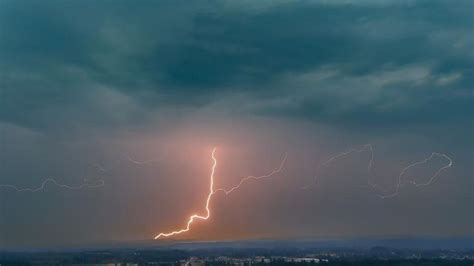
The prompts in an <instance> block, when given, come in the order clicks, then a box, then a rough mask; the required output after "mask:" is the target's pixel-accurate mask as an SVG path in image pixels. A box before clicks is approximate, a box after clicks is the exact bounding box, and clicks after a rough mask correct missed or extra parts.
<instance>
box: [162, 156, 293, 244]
mask: <svg viewBox="0 0 474 266" xmlns="http://www.w3.org/2000/svg"><path fill="white" fill-rule="evenodd" d="M215 152H216V148H214V149H213V150H212V153H211V158H212V161H213V164H212V168H211V175H210V186H209V194H208V195H207V200H206V207H205V208H206V215H205V216H202V215H198V214H193V215H191V216H190V217H189V219H188V221H187V223H186V227H185V228H183V229H180V230H176V231H172V232H169V233H159V234H158V235H156V236H155V239H159V238H163V237H170V236H174V235H179V234H181V233H185V232H188V231H189V230H190V229H191V224H192V223H193V222H194V221H195V220H207V219H209V217H210V216H211V210H210V208H209V204H210V202H211V199H212V196H213V195H214V194H216V193H217V192H223V193H224V194H225V195H229V194H230V193H232V192H234V191H235V190H237V189H239V188H240V187H241V186H242V185H243V184H244V183H245V182H247V181H250V180H260V179H263V178H268V177H271V176H273V175H275V174H277V173H279V172H281V170H282V169H283V166H284V164H285V161H286V158H287V155H286V153H285V156H284V157H283V160H282V161H281V163H280V166H279V167H278V168H277V169H275V170H272V171H271V172H270V173H268V174H266V175H262V176H247V177H244V178H242V179H241V180H240V182H239V183H238V184H237V185H235V186H233V187H231V188H230V189H224V188H218V189H214V173H215V170H216V167H217V159H216V157H215Z"/></svg>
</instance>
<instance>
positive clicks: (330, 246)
mask: <svg viewBox="0 0 474 266" xmlns="http://www.w3.org/2000/svg"><path fill="white" fill-rule="evenodd" d="M470 243H471V242H470V241H468V242H465V243H464V244H463V245H457V246H456V245H444V247H443V245H434V244H433V243H431V242H429V244H426V243H425V242H420V243H415V242H413V241H410V242H403V241H401V242H400V241H398V242H377V243H374V242H364V241H358V242H350V243H348V242H338V243H335V242H324V243H323V242H308V241H296V242H295V241H278V242H277V241H253V242H252V241H244V242H223V243H219V242H207V243H202V242H201V243H182V242H181V243H164V244H163V243H161V244H154V245H150V244H140V245H129V246H120V247H113V248H110V247H108V248H104V247H95V248H90V249H83V248H82V249H69V250H55V251H54V250H48V251H46V250H43V251H38V250H35V251H32V250H29V251H26V250H16V251H12V250H10V251H3V252H1V253H0V265H1V266H3V265H183V266H184V265H190V266H201V265H239V266H244V265H260V266H266V265H295V266H296V265H327V266H332V265H352V266H358V265H361V266H362V265H364V266H365V265H369V266H370V265H381V266H389V265H390V266H405V265H406V266H408V265H422V266H423V265H425V266H432V265H433V266H434V265H448V266H449V265H466V266H467V265H469V266H472V265H474V249H473V248H472V246H471V244H472V243H471V244H470ZM374 244H386V246H383V245H374Z"/></svg>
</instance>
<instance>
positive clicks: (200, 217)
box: [155, 148, 217, 239]
mask: <svg viewBox="0 0 474 266" xmlns="http://www.w3.org/2000/svg"><path fill="white" fill-rule="evenodd" d="M215 153H216V148H214V149H212V153H211V157H212V162H213V163H212V168H211V181H210V184H209V194H208V195H207V199H206V215H205V216H202V215H198V214H193V215H191V216H190V217H189V219H188V222H187V224H186V228H184V229H181V230H177V231H173V232H170V233H159V234H158V235H157V236H155V239H159V238H160V237H170V236H173V235H178V234H181V233H184V232H188V231H189V230H190V229H191V224H192V223H193V222H194V220H196V219H198V220H207V219H209V217H211V210H210V209H209V203H210V202H211V198H212V195H214V193H215V191H214V173H215V171H216V167H217V159H216V157H215Z"/></svg>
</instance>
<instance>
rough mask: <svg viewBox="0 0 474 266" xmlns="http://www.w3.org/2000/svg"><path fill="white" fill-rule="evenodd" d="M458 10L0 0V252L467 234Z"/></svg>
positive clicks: (470, 22)
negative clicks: (167, 239)
mask: <svg viewBox="0 0 474 266" xmlns="http://www.w3.org/2000/svg"><path fill="white" fill-rule="evenodd" d="M473 10H474V7H473V2H472V1H468V0H466V1H464V0H459V1H439V0H430V1H423V0H420V1H409V0H406V1H403V0H402V1H400V0H397V1H395V0H383V1H380V0H379V1H375V0H358V1H355V0H332V1H329V0H327V1H326V0H314V1H309V0H307V1H289V0H278V1H267V0H262V1H248V0H244V1H235V0H207V1H201V0H197V1H181V0H173V1H162V0H158V1H148V0H144V1H139V2H137V1H132V0H113V1H112V0H104V1H95V0H94V1H93V0H81V1H63V0H43V1H33V0H19V1H18V0H3V1H1V2H0V68H1V71H0V73H1V76H0V84H1V86H0V88H1V91H0V96H1V97H0V137H1V139H0V218H1V219H0V248H24V247H34V248H43V247H58V246H67V245H92V244H96V243H124V242H133V241H140V240H146V239H152V238H153V237H154V236H155V235H156V234H158V233H159V232H169V231H173V230H176V229H179V228H183V227H185V226H186V221H187V219H188V217H189V216H190V215H191V214H193V213H199V214H201V215H205V212H206V210H205V208H204V207H205V200H206V197H207V195H208V192H209V181H210V171H211V167H212V163H213V161H212V158H211V151H212V149H213V148H214V147H216V154H215V155H216V159H217V167H216V173H215V176H214V178H215V182H216V186H217V187H222V188H230V187H232V186H234V185H235V184H238V183H239V181H240V180H241V178H244V177H246V176H249V175H252V176H260V175H265V174H268V173H270V172H271V171H272V170H274V169H277V168H278V167H279V165H280V164H281V163H282V160H283V158H285V156H286V161H285V162H284V165H283V167H282V169H281V171H280V172H278V173H276V174H274V175H272V176H271V177H269V178H264V179H259V180H249V181H248V182H245V183H244V184H243V185H242V186H241V187H240V188H239V190H237V191H235V192H233V193H232V194H229V195H227V196H225V195H223V194H222V193H216V194H215V195H213V197H212V200H211V202H210V207H211V210H212V211H211V217H210V219H209V220H207V221H197V222H195V223H193V224H192V227H191V230H190V231H189V232H187V233H185V234H181V235H179V236H178V239H190V240H236V239H260V238H266V239H268V238H270V239H282V238H307V239H328V238H357V237H386V236H440V237H466V236H469V237H470V236H472V235H473V233H474V228H473V226H472V225H473V224H474V214H473V212H472V207H473V206H472V205H473V202H474V199H473V196H474V190H473V185H474V184H473V173H474V167H473V163H474V161H473V158H474V157H473V155H474V149H473V147H474V141H473V138H472V135H473V133H474V124H473V106H474V105H473V90H472V84H474V79H473V77H474V75H473V66H474V60H473V59H474V52H473V51H474V50H473V49H472V47H473V46H474V37H473V36H474V32H473V31H474V30H473V29H474V28H473V26H474V16H473ZM366 144H370V145H371V147H372V148H373V151H374V153H373V161H372V167H370V171H368V167H369V162H370V159H371V154H370V152H368V149H366V150H364V151H361V152H352V153H350V154H348V155H344V156H340V157H337V160H333V161H331V162H330V163H327V164H325V163H324V162H327V161H328V160H330V158H332V157H333V156H335V155H338V154H341V153H344V152H347V151H350V150H351V149H361V148H362V147H364V145H366ZM432 152H436V153H440V154H444V155H445V156H447V157H448V158H450V159H451V160H452V166H451V167H449V168H446V169H443V170H442V171H441V172H439V175H438V176H436V178H435V179H433V180H432V181H433V182H431V183H430V185H429V186H415V185H414V184H412V183H410V182H409V181H416V182H418V183H424V182H428V181H430V177H431V176H433V175H434V174H435V173H436V171H437V170H438V169H441V168H442V167H444V166H446V165H447V164H448V162H447V159H446V157H442V156H434V157H433V159H432V160H428V161H427V162H426V163H423V164H419V165H416V166H415V167H412V168H409V169H408V171H407V172H406V173H405V174H404V175H403V177H402V180H403V182H402V183H403V184H402V185H401V186H400V189H399V190H396V187H397V184H398V183H397V182H398V180H399V179H398V176H399V174H400V173H401V171H402V170H403V168H405V167H407V166H408V165H410V164H411V163H414V162H419V161H423V160H424V159H425V158H427V157H429V156H430V154H431V153H432ZM322 165H323V166H322ZM48 179H50V180H51V179H54V182H51V181H47V180H48ZM45 181H46V183H44V182H45ZM371 184H372V185H371ZM42 185H44V186H42ZM64 185H67V186H70V187H74V188H80V189H68V187H65V186H64ZM12 186H15V187H14V188H16V189H14V188H13V187H12ZM305 186H306V187H309V188H308V189H302V187H305ZM24 188H30V189H36V188H42V189H41V190H38V191H17V190H18V189H19V190H21V189H24ZM394 191H395V192H398V193H397V195H396V196H394V197H390V198H381V197H380V196H381V195H388V194H391V193H393V192H394Z"/></svg>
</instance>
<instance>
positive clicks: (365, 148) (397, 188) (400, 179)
mask: <svg viewBox="0 0 474 266" xmlns="http://www.w3.org/2000/svg"><path fill="white" fill-rule="evenodd" d="M364 151H368V152H369V153H370V159H369V163H368V166H367V172H368V175H369V177H368V179H367V184H368V185H369V186H371V187H372V188H374V189H375V190H377V192H378V193H380V191H384V192H385V190H384V189H382V188H381V187H380V186H378V185H376V184H375V183H373V182H372V181H371V176H372V172H373V165H374V158H375V152H374V149H373V146H372V145H371V144H365V145H364V146H362V147H361V148H360V149H351V150H349V151H346V152H342V153H339V154H337V155H335V156H333V157H331V158H329V159H328V160H326V161H324V162H323V163H321V164H320V165H319V166H318V168H317V173H319V170H320V169H321V168H322V167H326V166H328V165H329V164H331V163H333V162H334V161H337V160H338V159H340V158H342V157H345V156H348V155H350V154H353V153H362V152H364ZM434 157H442V158H444V159H446V160H447V164H446V165H444V166H443V167H441V168H439V169H438V170H437V171H436V172H435V173H434V174H433V175H432V176H431V177H430V178H429V180H428V181H427V182H425V183H417V182H416V181H408V182H409V183H411V184H413V185H415V186H417V187H419V186H429V185H431V184H432V183H433V181H434V180H435V179H436V177H437V176H438V175H439V174H440V173H441V172H442V171H443V170H445V169H447V168H450V167H451V166H452V165H453V160H452V159H451V158H450V157H449V156H447V155H446V154H444V153H437V152H433V153H431V155H430V156H429V157H427V158H425V159H423V160H421V161H417V162H414V163H412V164H409V165H408V166H406V167H405V168H403V169H402V171H401V172H400V173H399V175H398V178H397V184H396V185H395V189H394V191H393V192H391V193H384V194H378V197H380V198H382V199H385V198H392V197H395V196H397V195H398V194H399V192H400V188H401V187H402V186H403V185H404V184H405V181H404V179H403V177H404V176H405V174H406V172H407V171H408V170H409V169H410V168H412V167H415V166H417V165H422V164H425V163H427V162H428V161H430V160H432V159H433V158H434ZM318 179H319V175H318V174H316V176H315V177H314V181H315V183H317V181H318ZM309 188H311V186H310V185H307V186H304V187H302V189H309Z"/></svg>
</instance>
